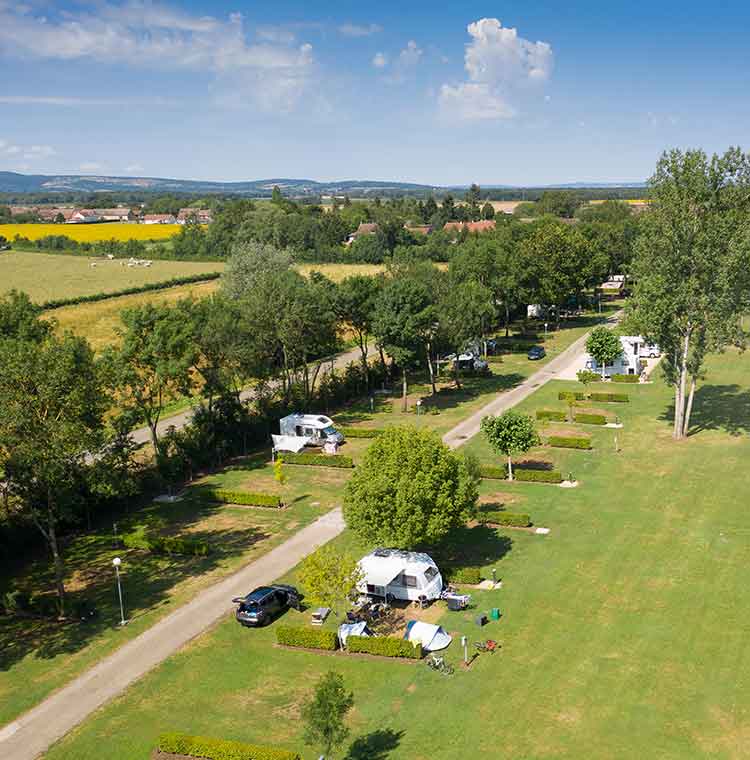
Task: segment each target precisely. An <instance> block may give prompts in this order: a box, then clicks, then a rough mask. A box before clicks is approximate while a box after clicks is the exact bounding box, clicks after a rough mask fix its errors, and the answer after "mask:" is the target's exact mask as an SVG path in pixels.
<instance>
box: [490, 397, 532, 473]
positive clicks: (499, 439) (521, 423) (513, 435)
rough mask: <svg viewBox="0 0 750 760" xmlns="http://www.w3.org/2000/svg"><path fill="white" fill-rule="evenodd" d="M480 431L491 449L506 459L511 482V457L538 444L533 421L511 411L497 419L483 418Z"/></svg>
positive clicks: (526, 416)
mask: <svg viewBox="0 0 750 760" xmlns="http://www.w3.org/2000/svg"><path fill="white" fill-rule="evenodd" d="M481 430H482V432H483V433H484V435H485V437H486V438H487V442H488V443H489V444H490V446H491V447H492V449H493V450H494V451H495V452H497V453H498V454H502V455H503V456H505V457H507V458H508V480H513V461H512V457H513V456H514V455H516V454H523V453H525V452H527V451H528V450H529V449H532V448H533V447H534V446H538V445H539V443H540V441H539V435H538V434H537V432H536V427H535V426H534V420H533V419H532V418H531V417H529V415H528V414H521V413H520V412H516V411H514V410H513V409H509V410H508V411H507V412H503V413H502V414H501V415H499V416H498V417H484V418H483V419H482V422H481Z"/></svg>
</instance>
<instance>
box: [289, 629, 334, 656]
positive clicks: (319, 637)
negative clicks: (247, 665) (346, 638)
mask: <svg viewBox="0 0 750 760" xmlns="http://www.w3.org/2000/svg"><path fill="white" fill-rule="evenodd" d="M276 641H277V642H278V643H279V644H285V645H286V646H288V647H306V648H307V649H325V650H328V651H330V652H333V651H334V650H335V649H337V648H338V645H339V640H338V637H337V636H336V631H327V630H323V629H321V628H303V627H301V626H293V625H280V626H278V627H277V628H276Z"/></svg>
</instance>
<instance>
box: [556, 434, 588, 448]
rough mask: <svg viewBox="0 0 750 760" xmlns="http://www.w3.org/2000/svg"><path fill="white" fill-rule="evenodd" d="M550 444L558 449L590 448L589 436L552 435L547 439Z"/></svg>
mask: <svg viewBox="0 0 750 760" xmlns="http://www.w3.org/2000/svg"><path fill="white" fill-rule="evenodd" d="M547 443H548V444H549V445H550V446H554V447H556V448H558V449H590V448H591V439H590V438H576V437H573V436H567V435H552V436H550V437H549V438H548V439H547Z"/></svg>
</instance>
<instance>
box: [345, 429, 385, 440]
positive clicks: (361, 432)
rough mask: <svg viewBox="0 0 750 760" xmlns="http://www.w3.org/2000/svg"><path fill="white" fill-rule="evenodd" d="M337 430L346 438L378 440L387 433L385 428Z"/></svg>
mask: <svg viewBox="0 0 750 760" xmlns="http://www.w3.org/2000/svg"><path fill="white" fill-rule="evenodd" d="M336 429H337V430H338V431H339V432H340V433H341V434H342V435H343V436H344V438H377V437H378V436H379V435H383V433H385V430H384V429H383V428H356V427H340V428H336Z"/></svg>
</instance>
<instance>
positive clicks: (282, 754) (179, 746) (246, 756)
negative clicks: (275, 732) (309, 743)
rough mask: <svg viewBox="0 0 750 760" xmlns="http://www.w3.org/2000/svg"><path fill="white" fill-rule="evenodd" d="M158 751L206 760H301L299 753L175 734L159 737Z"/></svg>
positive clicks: (225, 740) (207, 737)
mask: <svg viewBox="0 0 750 760" xmlns="http://www.w3.org/2000/svg"><path fill="white" fill-rule="evenodd" d="M159 751H160V752H169V753H171V754H175V755H187V756H188V757H200V758H206V760H301V757H300V754H299V752H290V751H289V750H286V749H276V748H274V747H263V746H261V745H258V744H245V743H244V742H233V741H229V740H227V739H213V738H211V737H209V736H189V735H188V734H179V733H176V732H175V733H168V734H162V735H161V736H160V737H159Z"/></svg>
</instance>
